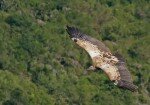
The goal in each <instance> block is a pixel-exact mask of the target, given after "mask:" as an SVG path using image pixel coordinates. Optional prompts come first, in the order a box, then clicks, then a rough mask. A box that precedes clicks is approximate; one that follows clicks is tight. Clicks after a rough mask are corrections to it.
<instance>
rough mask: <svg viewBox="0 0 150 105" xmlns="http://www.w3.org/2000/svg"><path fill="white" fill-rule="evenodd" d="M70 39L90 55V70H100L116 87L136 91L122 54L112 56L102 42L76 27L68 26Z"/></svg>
mask: <svg viewBox="0 0 150 105" xmlns="http://www.w3.org/2000/svg"><path fill="white" fill-rule="evenodd" d="M66 30H67V32H68V34H69V37H70V38H71V39H72V40H73V41H74V42H75V43H76V44H77V45H79V46H80V47H82V48H83V49H85V50H86V51H87V52H88V54H89V55H90V57H91V59H92V62H93V65H92V66H91V67H90V68H100V69H102V70H103V71H104V72H105V74H106V75H107V76H108V77H109V79H110V80H111V81H112V82H114V84H115V85H117V86H119V87H121V88H124V89H128V90H130V91H136V90H137V88H138V87H137V86H135V85H134V84H133V81H132V78H131V75H130V72H129V71H128V69H127V67H126V65H125V60H124V59H123V57H122V56H121V55H120V54H112V53H111V51H110V49H109V48H108V47H106V46H105V45H104V44H103V43H102V42H101V41H99V40H97V39H94V38H92V37H90V36H88V35H86V34H84V33H82V32H81V31H80V30H79V29H77V28H75V27H70V26H67V29H66Z"/></svg>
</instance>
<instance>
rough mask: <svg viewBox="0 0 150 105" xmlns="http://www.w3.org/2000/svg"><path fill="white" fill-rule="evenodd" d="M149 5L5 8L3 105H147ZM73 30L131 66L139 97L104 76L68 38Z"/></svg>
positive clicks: (141, 1)
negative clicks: (69, 29)
mask: <svg viewBox="0 0 150 105" xmlns="http://www.w3.org/2000/svg"><path fill="white" fill-rule="evenodd" d="M149 11H150V2H149V0H0V105H148V104H149V103H150V72H149V70H150V53H149V52H150V31H149V30H150V24H149V22H150V12H149ZM66 25H71V26H76V27H78V28H80V29H81V30H82V31H84V32H85V33H87V34H89V35H91V36H93V37H95V38H97V39H99V40H102V41H103V42H104V43H105V44H106V45H107V46H108V47H109V48H110V49H111V50H112V52H116V51H119V52H120V53H121V54H122V55H123V56H124V58H125V59H126V60H127V66H128V68H129V71H130V72H131V74H132V76H133V80H134V83H135V84H136V85H137V86H138V87H139V90H138V92H136V93H132V92H130V91H128V90H123V89H119V88H118V87H116V86H114V85H113V84H112V83H111V82H110V81H109V79H108V78H107V77H106V76H105V74H104V73H103V72H101V71H98V72H91V73H90V74H89V75H83V71H84V70H85V69H86V68H88V66H90V65H91V60H90V57H89V55H88V54H87V53H86V52H85V51H84V50H83V49H80V47H78V46H76V45H75V44H74V43H73V42H72V41H71V40H70V39H69V37H68V34H67V33H66V31H65V28H66Z"/></svg>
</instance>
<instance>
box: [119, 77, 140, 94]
mask: <svg viewBox="0 0 150 105" xmlns="http://www.w3.org/2000/svg"><path fill="white" fill-rule="evenodd" d="M118 86H119V87H121V88H124V89H128V90H130V91H132V92H135V91H137V90H138V87H137V86H136V85H134V84H133V83H131V82H127V81H122V80H120V81H118Z"/></svg>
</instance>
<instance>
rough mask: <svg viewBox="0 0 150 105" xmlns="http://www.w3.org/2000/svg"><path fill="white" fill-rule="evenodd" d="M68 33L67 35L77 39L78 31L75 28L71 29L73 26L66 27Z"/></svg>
mask: <svg viewBox="0 0 150 105" xmlns="http://www.w3.org/2000/svg"><path fill="white" fill-rule="evenodd" d="M66 31H67V33H68V34H69V35H70V37H71V38H72V37H75V36H76V35H77V33H78V29H77V28H75V27H71V26H68V25H67V26H66Z"/></svg>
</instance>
